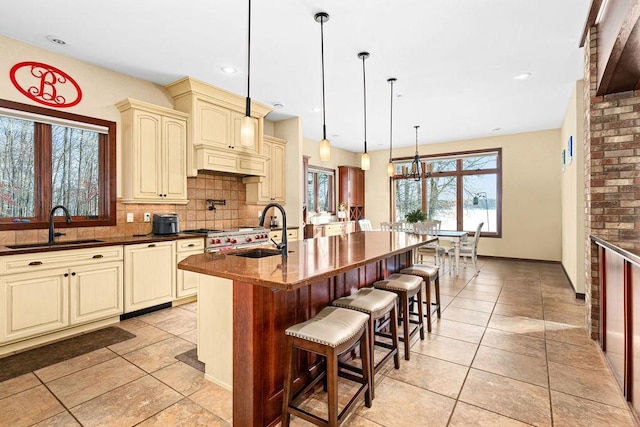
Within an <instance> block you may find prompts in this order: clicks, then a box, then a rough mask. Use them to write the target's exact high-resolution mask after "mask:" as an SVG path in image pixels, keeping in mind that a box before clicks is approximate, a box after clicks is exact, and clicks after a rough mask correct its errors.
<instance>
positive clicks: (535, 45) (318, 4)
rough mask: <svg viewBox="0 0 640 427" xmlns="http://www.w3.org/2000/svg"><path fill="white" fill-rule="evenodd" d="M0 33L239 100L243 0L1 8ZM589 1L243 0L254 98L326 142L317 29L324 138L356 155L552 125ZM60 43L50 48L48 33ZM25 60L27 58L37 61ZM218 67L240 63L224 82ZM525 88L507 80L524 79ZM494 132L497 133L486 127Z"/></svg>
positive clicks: (65, 2)
mask: <svg viewBox="0 0 640 427" xmlns="http://www.w3.org/2000/svg"><path fill="white" fill-rule="evenodd" d="M3 3H4V4H3V5H2V13H0V33H2V34H4V35H6V36H8V37H11V38H14V39H17V40H21V41H24V42H27V43H30V44H33V45H36V46H39V47H42V48H45V49H48V50H51V51H55V52H59V53H61V54H64V55H68V56H71V57H74V58H78V59H81V60H83V61H87V62H90V63H93V64H97V65H101V66H104V67H106V68H110V69H113V70H116V71H119V72H122V73H125V74H130V75H133V76H136V77H139V78H142V79H145V80H150V81H153V82H156V83H158V84H162V85H163V84H166V83H169V82H172V81H175V80H177V79H179V78H182V77H184V76H192V77H195V78H197V79H200V80H203V81H205V82H208V83H211V84H214V85H216V86H219V87H222V88H225V89H227V90H229V91H232V92H235V93H238V94H241V95H245V94H246V79H247V77H246V62H247V59H246V41H247V9H248V8H247V1H246V0H208V1H206V0H182V1H177V0H173V1H171V0H109V1H78V0H48V1H42V0H20V1H8V0H4V1H3ZM589 4H590V0H366V1H363V0H359V1H356V0H350V1H349V0H322V1H320V0H253V2H252V19H253V22H252V30H251V31H252V32H251V44H252V49H251V56H252V57H251V98H252V99H253V100H255V101H259V102H262V103H264V104H267V105H271V104H272V103H274V102H280V103H283V104H284V108H281V109H278V110H276V112H274V113H271V114H270V115H269V116H268V118H269V119H272V120H278V119H281V118H287V117H292V116H300V117H302V119H303V123H304V135H305V136H306V137H309V138H312V139H316V140H319V139H321V138H322V113H321V112H318V111H314V109H318V108H319V107H321V106H322V92H321V87H322V86H321V67H320V24H319V23H317V22H316V21H315V20H314V14H315V13H316V12H319V11H325V12H327V13H328V14H329V15H330V19H329V21H328V22H327V23H325V24H324V35H325V38H324V41H325V70H326V122H327V134H328V137H329V139H330V140H331V142H332V144H333V145H334V146H337V147H341V148H345V149H347V150H351V151H362V145H363V140H364V129H363V126H364V125H363V81H362V61H361V60H360V59H359V58H358V57H357V54H358V52H361V51H368V52H370V53H371V56H370V58H369V59H367V60H366V74H367V124H368V128H367V140H368V141H367V142H368V148H369V150H370V151H373V150H377V149H388V145H389V115H390V114H389V108H390V90H389V84H388V83H387V79H388V78H389V77H396V78H397V79H398V81H397V82H396V84H395V89H394V90H395V93H396V95H398V98H396V100H394V125H393V126H394V146H401V145H412V144H414V143H415V132H414V129H413V126H414V125H420V126H421V128H420V134H419V143H420V144H424V143H433V142H442V141H451V140H460V139H469V138H477V137H486V136H493V135H497V134H510V133H518V132H524V131H533V130H541V129H550V128H558V127H560V125H561V123H562V119H563V116H564V113H565V110H566V108H567V103H568V100H569V96H570V93H571V87H572V84H573V83H574V82H575V81H576V80H579V79H581V78H582V50H581V49H579V47H578V45H579V38H580V35H581V32H582V27H583V25H584V22H585V18H586V15H587V12H588V7H589ZM47 35H55V36H57V37H59V38H61V39H63V40H65V41H66V42H67V45H66V46H58V45H55V44H53V43H51V42H49V41H48V40H47V39H46V36H47ZM34 59H35V58H34ZM223 65H232V66H235V67H236V68H238V72H237V73H236V74H234V75H225V74H224V73H222V72H221V71H220V67H222V66H223ZM526 72H529V73H532V76H531V78H529V79H527V80H515V79H514V76H515V75H517V74H521V73H526ZM495 128H500V130H497V131H496V130H493V129H495Z"/></svg>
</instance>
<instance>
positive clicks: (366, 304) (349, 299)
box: [331, 288, 400, 399]
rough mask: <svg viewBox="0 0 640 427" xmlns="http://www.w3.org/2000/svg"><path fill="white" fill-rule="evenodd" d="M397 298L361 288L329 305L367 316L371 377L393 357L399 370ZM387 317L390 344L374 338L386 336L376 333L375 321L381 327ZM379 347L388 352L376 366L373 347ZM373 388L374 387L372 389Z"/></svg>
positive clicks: (373, 392)
mask: <svg viewBox="0 0 640 427" xmlns="http://www.w3.org/2000/svg"><path fill="white" fill-rule="evenodd" d="M397 303H398V296H397V295H396V294H395V293H393V292H388V291H383V290H382V289H374V288H362V289H359V290H358V291H357V292H354V293H353V294H351V295H349V296H346V297H342V298H338V299H337V300H334V301H333V302H332V303H331V304H332V305H333V306H334V307H342V308H348V309H350V310H356V311H361V312H363V313H366V314H368V315H369V345H370V351H369V354H370V355H371V362H370V363H371V369H372V371H373V375H374V377H375V374H376V373H377V372H378V371H379V370H380V368H382V366H383V365H384V364H385V363H387V361H389V360H391V357H393V362H394V366H395V368H396V369H400V356H399V355H398V307H397ZM387 315H389V321H388V322H389V324H390V327H391V344H389V343H386V342H381V341H376V336H381V335H382V336H386V334H380V333H378V332H377V331H376V327H375V324H376V321H378V320H382V325H383V326H384V325H386V324H387V322H386V321H384V320H383V319H385V318H386V317H387ZM376 345H377V346H379V347H383V348H386V349H388V350H390V351H389V352H388V353H387V354H386V355H385V356H384V357H383V358H382V360H381V361H380V362H378V364H376V363H375V361H374V354H373V351H374V346H376ZM374 388H375V387H374ZM374 398H375V390H374V389H372V390H371V399H374Z"/></svg>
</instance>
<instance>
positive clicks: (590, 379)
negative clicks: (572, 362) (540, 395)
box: [549, 362, 627, 408]
mask: <svg viewBox="0 0 640 427" xmlns="http://www.w3.org/2000/svg"><path fill="white" fill-rule="evenodd" d="M549 383H550V388H551V390H556V391H561V392H563V393H567V394H571V395H573V396H577V397H582V398H585V399H590V400H594V401H596V402H600V403H606V404H607V405H612V406H617V407H618V408H626V407H627V405H626V403H625V401H624V399H623V397H622V394H621V391H620V388H619V387H618V384H617V383H616V382H615V380H614V379H613V376H612V375H611V374H609V372H603V371H593V370H590V369H581V368H575V367H573V366H568V365H562V364H559V363H555V362H549Z"/></svg>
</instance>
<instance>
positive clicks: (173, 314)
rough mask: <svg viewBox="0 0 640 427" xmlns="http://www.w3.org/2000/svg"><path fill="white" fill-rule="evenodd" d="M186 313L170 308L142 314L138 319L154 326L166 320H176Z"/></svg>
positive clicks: (176, 308) (179, 309) (177, 308)
mask: <svg viewBox="0 0 640 427" xmlns="http://www.w3.org/2000/svg"><path fill="white" fill-rule="evenodd" d="M186 312H187V310H183V309H181V308H179V307H171V308H165V309H163V310H158V311H154V312H151V313H147V314H143V315H142V316H138V319H139V320H141V321H143V322H145V323H148V324H150V325H154V326H155V325H156V324H157V323H160V322H164V321H166V320H170V319H177V318H179V317H180V316H182V315H184V314H186Z"/></svg>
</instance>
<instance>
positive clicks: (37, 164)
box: [0, 99, 117, 231]
mask: <svg viewBox="0 0 640 427" xmlns="http://www.w3.org/2000/svg"><path fill="white" fill-rule="evenodd" d="M0 107H2V108H5V109H8V110H16V111H23V112H26V113H31V114H37V115H40V116H48V117H53V118H58V119H64V120H68V121H71V122H77V123H86V124H90V125H97V126H102V127H105V128H107V129H108V133H107V134H101V135H100V136H99V149H98V150H99V152H98V156H99V157H98V158H99V163H100V164H99V173H98V182H99V186H100V200H99V206H100V214H99V215H98V217H97V218H95V219H94V218H87V217H86V216H72V217H71V219H72V222H71V223H70V224H67V223H65V222H64V218H63V217H60V216H58V215H57V216H56V217H55V222H56V224H57V223H60V227H64V228H75V227H100V226H114V225H116V131H117V128H116V123H115V122H112V121H108V120H103V119H97V118H94V117H88V116H82V115H79V114H73V113H68V112H66V111H58V110H52V109H49V108H43V107H37V106H35V105H29V104H23V103H20V102H15V101H9V100H5V99H0ZM34 123H35V125H34V175H35V179H34V216H33V217H32V218H31V221H30V222H13V219H12V218H0V231H3V230H33V229H46V228H48V227H49V213H50V210H51V208H52V207H53V206H51V204H52V197H53V194H52V190H53V189H52V182H51V179H49V180H48V182H45V180H43V179H40V177H43V176H48V177H51V162H50V161H49V162H45V161H44V160H47V159H49V160H50V158H51V144H50V143H49V144H43V143H39V141H40V142H42V141H50V140H51V125H47V124H43V123H38V122H37V121H36V120H34ZM45 205H46V206H45ZM58 214H59V212H58Z"/></svg>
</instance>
